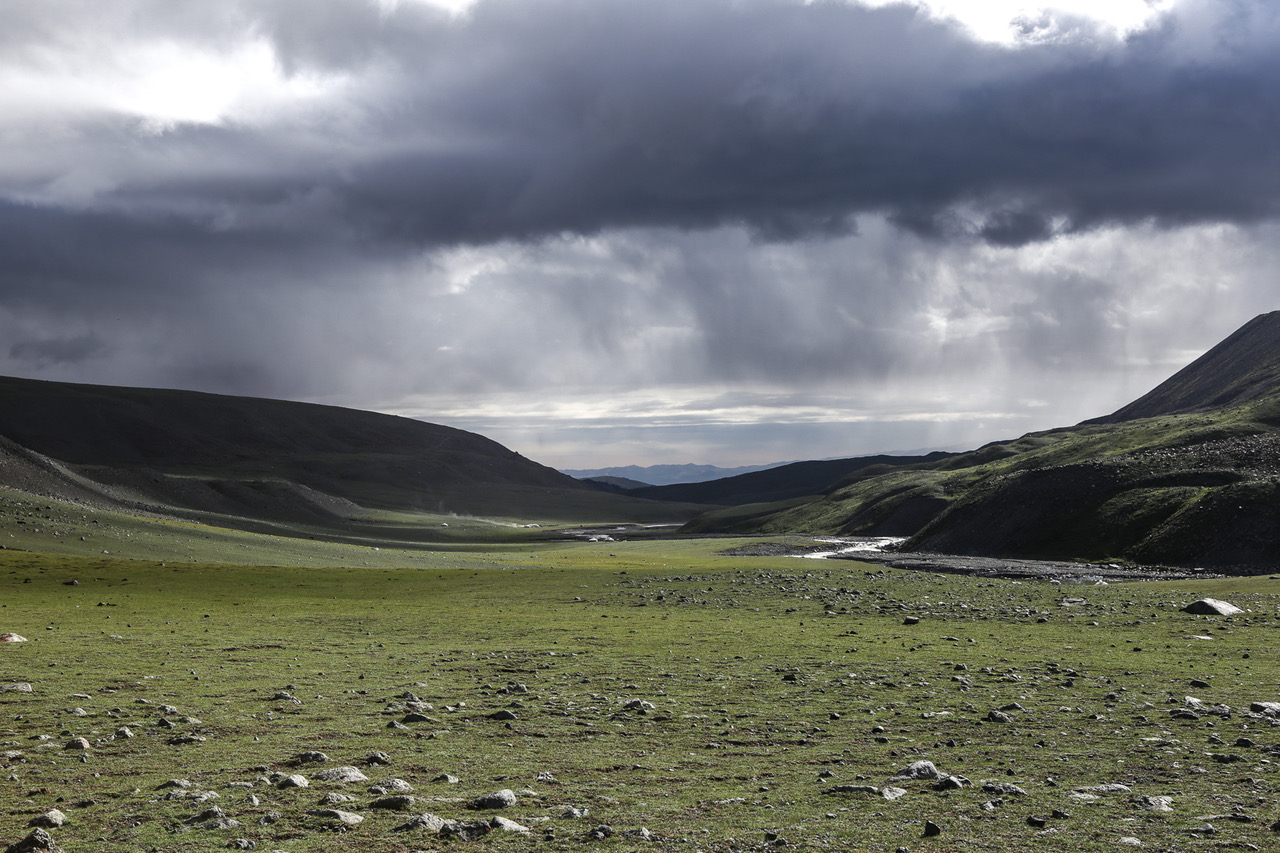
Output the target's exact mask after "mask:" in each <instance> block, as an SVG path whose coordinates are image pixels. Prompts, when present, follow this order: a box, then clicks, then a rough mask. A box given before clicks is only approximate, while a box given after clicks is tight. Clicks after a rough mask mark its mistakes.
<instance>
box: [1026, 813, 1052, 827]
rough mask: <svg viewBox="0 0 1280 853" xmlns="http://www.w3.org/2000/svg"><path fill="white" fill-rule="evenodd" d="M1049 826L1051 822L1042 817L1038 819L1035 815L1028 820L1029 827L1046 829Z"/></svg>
mask: <svg viewBox="0 0 1280 853" xmlns="http://www.w3.org/2000/svg"><path fill="white" fill-rule="evenodd" d="M1048 825H1049V821H1047V820H1045V819H1044V818H1042V817H1036V816H1035V815H1030V816H1029V817H1028V818H1027V826H1033V827H1035V828H1036V829H1044V828H1045V827H1046V826H1048Z"/></svg>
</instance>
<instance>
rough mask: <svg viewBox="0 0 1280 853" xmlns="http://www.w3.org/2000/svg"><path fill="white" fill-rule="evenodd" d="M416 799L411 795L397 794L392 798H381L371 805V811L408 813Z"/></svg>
mask: <svg viewBox="0 0 1280 853" xmlns="http://www.w3.org/2000/svg"><path fill="white" fill-rule="evenodd" d="M413 803H414V799H413V796H412V795H410V794H396V795H394V796H390V797H379V798H378V799H376V800H374V801H373V802H371V803H369V808H371V809H387V810H388V811H395V812H407V811H409V810H410V809H412V808H413Z"/></svg>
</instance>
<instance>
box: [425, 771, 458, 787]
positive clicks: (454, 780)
mask: <svg viewBox="0 0 1280 853" xmlns="http://www.w3.org/2000/svg"><path fill="white" fill-rule="evenodd" d="M431 781H432V782H441V783H443V784H445V785H456V784H458V783H459V782H461V781H462V780H461V779H459V778H458V777H457V776H454V775H453V774H451V773H441V774H440V775H439V776H437V777H435V778H434V779H432V780H431Z"/></svg>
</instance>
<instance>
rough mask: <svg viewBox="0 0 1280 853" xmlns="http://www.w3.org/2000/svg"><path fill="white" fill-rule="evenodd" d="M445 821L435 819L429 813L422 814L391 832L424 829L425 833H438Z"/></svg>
mask: <svg viewBox="0 0 1280 853" xmlns="http://www.w3.org/2000/svg"><path fill="white" fill-rule="evenodd" d="M444 824H445V821H444V819H443V818H439V817H436V816H435V815H433V814H431V813H429V812H428V813H424V814H420V815H417V816H416V817H412V818H410V819H409V820H407V821H405V822H404V823H402V824H400V825H399V826H397V827H394V828H392V830H391V831H392V832H408V831H409V830H411V829H425V830H426V831H427V832H431V833H439V832H440V830H441V829H443V828H444Z"/></svg>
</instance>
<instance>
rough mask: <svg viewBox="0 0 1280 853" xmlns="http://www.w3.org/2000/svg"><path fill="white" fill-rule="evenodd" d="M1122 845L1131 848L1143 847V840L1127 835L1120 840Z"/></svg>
mask: <svg viewBox="0 0 1280 853" xmlns="http://www.w3.org/2000/svg"><path fill="white" fill-rule="evenodd" d="M1120 843H1121V844H1124V845H1127V846H1129V847H1141V846H1142V840H1141V839H1138V838H1134V837H1133V836H1132V835H1126V836H1124V837H1122V838H1121V839H1120Z"/></svg>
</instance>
